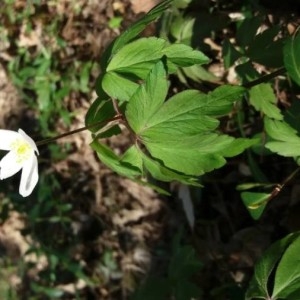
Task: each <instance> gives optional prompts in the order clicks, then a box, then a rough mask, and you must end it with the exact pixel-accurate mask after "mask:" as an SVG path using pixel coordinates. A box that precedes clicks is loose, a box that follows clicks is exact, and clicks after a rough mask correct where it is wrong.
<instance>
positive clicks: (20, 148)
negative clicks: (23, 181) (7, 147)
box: [11, 140, 32, 164]
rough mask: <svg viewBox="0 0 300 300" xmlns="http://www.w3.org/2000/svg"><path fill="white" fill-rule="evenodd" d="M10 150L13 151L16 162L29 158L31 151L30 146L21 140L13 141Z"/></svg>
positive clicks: (19, 162)
mask: <svg viewBox="0 0 300 300" xmlns="http://www.w3.org/2000/svg"><path fill="white" fill-rule="evenodd" d="M11 150H12V151H13V152H14V153H15V155H16V158H17V160H16V162H17V163H18V164H21V163H23V162H24V161H26V160H27V159H29V157H30V155H31V152H32V148H31V146H30V145H29V144H28V143H27V142H25V141H23V140H16V141H14V142H13V143H12V145H11Z"/></svg>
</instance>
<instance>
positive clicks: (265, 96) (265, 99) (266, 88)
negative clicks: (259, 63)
mask: <svg viewBox="0 0 300 300" xmlns="http://www.w3.org/2000/svg"><path fill="white" fill-rule="evenodd" d="M249 100H250V103H251V104H252V105H253V106H254V107H255V109H256V110H258V111H261V112H263V113H264V114H265V115H266V116H268V117H269V118H273V119H276V120H282V119H283V116H282V114H281V112H280V109H279V108H278V107H277V106H276V102H277V101H276V96H275V94H274V91H273V89H272V87H271V85H270V84H268V83H261V84H258V85H256V86H254V87H252V88H251V89H250V91H249Z"/></svg>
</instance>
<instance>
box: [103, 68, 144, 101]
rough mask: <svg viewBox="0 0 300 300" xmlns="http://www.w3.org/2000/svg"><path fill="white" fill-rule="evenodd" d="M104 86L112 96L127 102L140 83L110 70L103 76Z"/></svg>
mask: <svg viewBox="0 0 300 300" xmlns="http://www.w3.org/2000/svg"><path fill="white" fill-rule="evenodd" d="M102 87H103V89H104V91H105V92H106V93H107V94H108V95H109V96H110V97H112V98H115V99H117V100H118V101H120V102H125V101H128V100H129V99H130V97H131V96H132V95H133V94H134V92H135V91H136V90H137V88H138V87H139V85H138V84H137V83H135V82H133V81H131V80H129V79H127V78H125V77H123V76H121V75H119V74H117V73H115V72H109V73H106V74H105V75H104V76H103V80H102Z"/></svg>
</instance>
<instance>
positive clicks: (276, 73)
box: [243, 67, 286, 88]
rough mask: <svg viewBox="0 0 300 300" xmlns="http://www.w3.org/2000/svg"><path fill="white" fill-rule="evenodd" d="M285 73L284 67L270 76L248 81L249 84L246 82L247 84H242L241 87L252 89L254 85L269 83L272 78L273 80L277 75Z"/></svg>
mask: <svg viewBox="0 0 300 300" xmlns="http://www.w3.org/2000/svg"><path fill="white" fill-rule="evenodd" d="M285 72H286V68H285V67H281V68H279V69H278V70H276V71H274V72H272V73H270V74H267V75H264V76H262V77H260V78H258V79H255V80H253V81H250V82H247V83H245V84H243V87H245V88H251V87H254V86H255V85H258V84H260V83H263V82H266V81H269V80H270V79H273V78H275V77H276V76H278V75H281V74H284V73H285Z"/></svg>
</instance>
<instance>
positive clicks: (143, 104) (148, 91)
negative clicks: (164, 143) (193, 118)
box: [126, 61, 169, 132]
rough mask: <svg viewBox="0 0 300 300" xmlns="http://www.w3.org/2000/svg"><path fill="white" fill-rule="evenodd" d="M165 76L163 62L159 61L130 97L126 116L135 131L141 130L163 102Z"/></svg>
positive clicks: (165, 84)
mask: <svg viewBox="0 0 300 300" xmlns="http://www.w3.org/2000/svg"><path fill="white" fill-rule="evenodd" d="M166 76H167V74H166V70H165V67H164V65H163V62H162V61H159V62H158V63H156V64H155V65H154V67H153V69H152V70H151V72H150V73H149V75H148V77H147V79H146V82H145V84H142V85H140V86H139V88H138V89H137V90H136V92H135V93H134V94H133V96H132V97H131V98H130V101H129V103H128V105H127V109H126V118H127V121H128V123H129V125H130V127H131V128H132V129H133V130H134V131H135V132H139V131H141V130H142V129H143V128H144V127H145V126H146V124H147V123H148V122H150V120H151V119H152V118H153V117H154V116H155V114H156V113H157V111H158V110H159V108H160V107H161V106H162V104H163V103H164V101H165V98H166V96H167V92H168V86H169V84H168V81H167V78H166Z"/></svg>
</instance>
